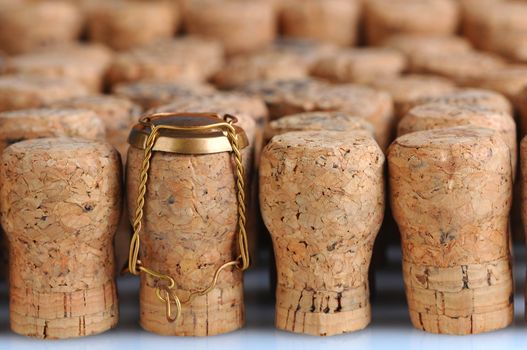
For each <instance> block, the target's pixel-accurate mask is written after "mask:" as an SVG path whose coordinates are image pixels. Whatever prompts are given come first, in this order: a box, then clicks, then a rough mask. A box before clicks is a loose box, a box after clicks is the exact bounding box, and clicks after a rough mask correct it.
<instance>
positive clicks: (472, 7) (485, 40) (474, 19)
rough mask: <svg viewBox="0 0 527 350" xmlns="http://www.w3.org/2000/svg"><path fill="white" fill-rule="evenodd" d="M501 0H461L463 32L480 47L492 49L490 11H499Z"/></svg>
mask: <svg viewBox="0 0 527 350" xmlns="http://www.w3.org/2000/svg"><path fill="white" fill-rule="evenodd" d="M504 2H505V1H501V0H461V1H460V4H461V8H462V12H463V21H462V23H461V32H462V34H463V36H464V37H466V38H467V39H468V40H470V42H471V43H472V44H473V45H474V46H475V47H476V48H478V49H482V50H490V49H491V48H492V44H491V31H490V26H489V19H490V13H492V12H496V11H499V10H498V6H499V5H501V4H503V3H504Z"/></svg>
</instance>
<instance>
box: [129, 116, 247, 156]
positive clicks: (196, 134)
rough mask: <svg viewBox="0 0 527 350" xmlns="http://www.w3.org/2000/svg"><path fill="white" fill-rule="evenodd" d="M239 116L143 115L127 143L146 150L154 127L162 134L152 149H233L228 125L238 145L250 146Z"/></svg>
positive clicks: (206, 151)
mask: <svg viewBox="0 0 527 350" xmlns="http://www.w3.org/2000/svg"><path fill="white" fill-rule="evenodd" d="M236 122H237V119H236V117H234V116H231V115H225V116H223V117H221V116H219V115H218V114H215V113H156V114H151V115H146V116H143V117H142V118H141V119H140V121H139V123H137V124H136V125H135V126H134V127H133V128H132V130H131V132H130V136H129V137H128V143H129V144H130V145H132V146H134V147H137V148H140V149H145V148H146V144H147V141H148V137H149V135H150V134H151V133H152V130H153V129H154V128H157V129H158V132H159V135H158V136H157V139H156V142H155V144H154V146H153V148H152V150H153V151H162V152H170V153H180V154H211V153H220V152H230V151H232V146H231V143H230V141H229V139H228V137H227V134H228V132H227V128H228V127H229V126H228V125H230V126H231V127H232V128H234V131H235V132H236V136H237V138H238V148H239V149H243V148H245V147H247V146H248V145H249V141H248V139H247V135H246V134H245V131H244V130H243V129H242V128H240V127H239V126H236V125H235V123H236Z"/></svg>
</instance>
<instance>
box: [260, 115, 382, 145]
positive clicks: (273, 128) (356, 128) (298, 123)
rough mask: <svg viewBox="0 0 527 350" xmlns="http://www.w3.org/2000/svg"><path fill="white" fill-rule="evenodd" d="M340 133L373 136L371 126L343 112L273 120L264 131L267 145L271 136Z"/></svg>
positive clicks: (290, 116) (361, 119) (291, 116)
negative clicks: (298, 132) (302, 132)
mask: <svg viewBox="0 0 527 350" xmlns="http://www.w3.org/2000/svg"><path fill="white" fill-rule="evenodd" d="M324 130H325V131H341V132H353V133H357V132H359V133H363V134H364V135H369V136H372V137H373V135H374V129H373V125H371V124H370V123H369V122H368V121H366V120H364V118H360V117H356V116H354V115H352V114H349V113H345V112H307V113H299V114H292V115H288V116H285V117H283V118H280V119H277V120H273V121H272V122H270V123H269V125H268V126H267V127H266V129H265V134H264V139H265V142H264V143H265V144H267V143H268V142H269V141H270V140H271V139H272V138H273V136H276V135H280V134H284V133H286V132H291V131H324Z"/></svg>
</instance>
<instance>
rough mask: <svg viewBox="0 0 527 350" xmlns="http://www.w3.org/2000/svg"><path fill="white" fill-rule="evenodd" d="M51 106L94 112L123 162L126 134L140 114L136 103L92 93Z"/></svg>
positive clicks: (125, 149)
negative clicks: (102, 123)
mask: <svg viewBox="0 0 527 350" xmlns="http://www.w3.org/2000/svg"><path fill="white" fill-rule="evenodd" d="M51 106H52V107H55V108H75V109H84V110H89V111H93V112H95V114H96V115H97V117H99V118H100V119H101V120H102V121H103V122H104V126H105V128H106V140H107V141H108V142H109V143H110V144H111V145H112V146H114V147H115V148H116V149H117V150H118V151H119V153H120V154H121V158H122V159H123V162H124V160H125V159H126V151H127V150H128V142H127V140H128V134H129V133H130V130H131V129H132V126H134V125H135V124H136V123H137V121H138V119H139V116H140V114H141V108H140V107H139V106H138V105H136V104H135V103H133V102H131V101H130V100H128V99H127V98H124V97H117V96H110V95H92V96H83V97H76V98H72V99H68V100H62V101H57V102H55V103H52V104H51Z"/></svg>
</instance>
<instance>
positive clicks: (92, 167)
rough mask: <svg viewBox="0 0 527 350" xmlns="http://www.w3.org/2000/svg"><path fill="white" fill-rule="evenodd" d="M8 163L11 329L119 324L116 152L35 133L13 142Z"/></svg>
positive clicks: (76, 332) (78, 330) (4, 200)
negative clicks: (115, 249)
mask: <svg viewBox="0 0 527 350" xmlns="http://www.w3.org/2000/svg"><path fill="white" fill-rule="evenodd" d="M2 164H3V165H4V166H3V167H2V168H1V171H0V182H1V183H2V186H1V189H0V193H1V196H0V197H1V199H0V209H1V212H2V227H3V228H4V230H5V232H6V235H7V237H8V240H9V259H10V273H9V294H10V305H9V313H10V324H11V329H12V330H13V331H14V332H16V333H18V334H22V335H25V336H30V337H35V338H44V339H58V338H71V337H80V336H86V335H92V334H96V333H100V332H104V331H106V330H108V329H111V328H113V327H115V326H116V325H117V320H118V303H117V294H116V286H115V279H114V278H115V276H114V259H113V245H112V239H113V235H114V231H115V228H116V225H117V222H118V220H119V214H120V208H121V202H120V201H121V199H120V198H121V163H120V161H119V157H118V154H117V152H116V151H115V150H114V149H113V148H112V147H111V146H109V145H108V144H105V143H99V142H94V141H87V140H81V139H69V138H62V139H38V140H28V141H24V142H19V143H17V144H14V145H12V146H10V147H9V148H8V149H6V150H5V152H4V153H3V155H2Z"/></svg>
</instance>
